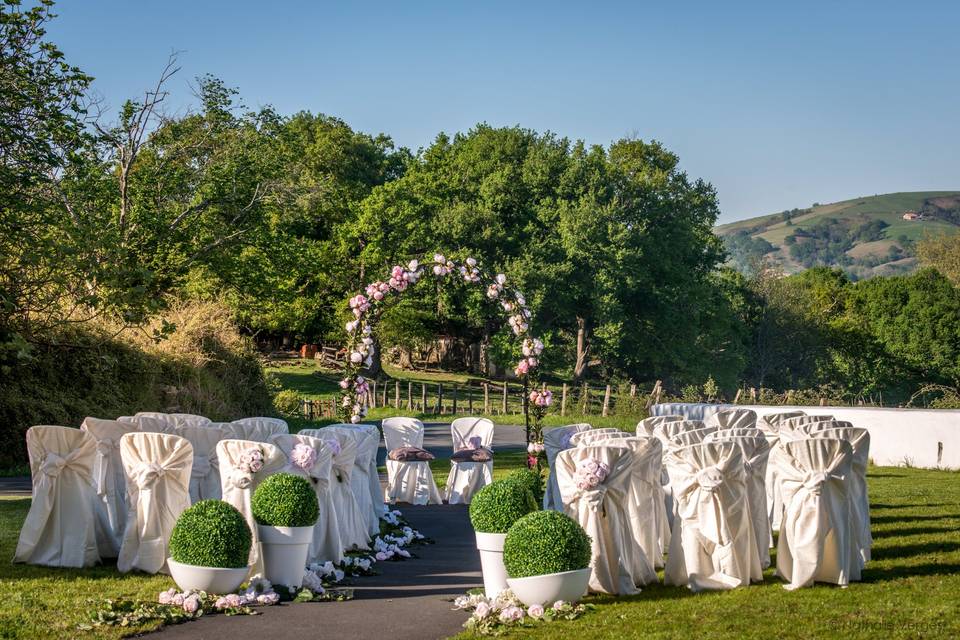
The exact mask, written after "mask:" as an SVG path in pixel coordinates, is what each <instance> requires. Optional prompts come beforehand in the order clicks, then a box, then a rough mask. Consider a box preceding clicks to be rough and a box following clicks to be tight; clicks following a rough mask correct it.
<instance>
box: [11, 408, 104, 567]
mask: <svg viewBox="0 0 960 640" xmlns="http://www.w3.org/2000/svg"><path fill="white" fill-rule="evenodd" d="M27 453H28V455H29V457H30V475H31V480H32V482H33V500H32V501H31V503H30V511H29V512H28V513H27V518H26V520H24V522H23V526H22V527H21V529H20V537H19V539H18V541H17V549H16V552H15V553H14V556H13V561H14V562H26V563H28V564H39V565H45V566H49V567H90V566H93V565H95V564H96V563H97V562H98V561H99V560H100V556H99V554H98V553H97V537H96V517H95V515H94V513H93V509H92V508H91V505H92V504H93V502H94V500H95V499H96V495H97V494H96V492H95V491H94V487H93V470H94V465H95V464H96V455H97V443H96V441H95V440H94V439H93V438H92V437H90V436H89V435H87V434H86V433H84V432H83V431H80V430H79V429H71V428H68V427H56V426H47V425H41V426H36V427H30V428H29V429H27Z"/></svg>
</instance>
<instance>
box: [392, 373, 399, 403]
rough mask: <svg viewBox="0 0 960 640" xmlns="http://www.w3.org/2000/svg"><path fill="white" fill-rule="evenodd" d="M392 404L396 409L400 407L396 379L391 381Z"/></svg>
mask: <svg viewBox="0 0 960 640" xmlns="http://www.w3.org/2000/svg"><path fill="white" fill-rule="evenodd" d="M393 406H394V407H396V408H397V409H399V408H400V381H399V380H397V381H396V382H394V383H393Z"/></svg>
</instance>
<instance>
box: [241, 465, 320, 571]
mask: <svg viewBox="0 0 960 640" xmlns="http://www.w3.org/2000/svg"><path fill="white" fill-rule="evenodd" d="M250 508H251V510H252V511H253V518H254V520H256V521H257V531H258V533H259V534H260V544H261V548H262V549H263V567H264V574H265V577H266V578H267V580H269V581H270V582H272V583H274V584H281V585H284V586H287V587H291V588H300V586H301V585H302V584H303V569H304V567H305V566H306V565H307V553H308V552H309V550H310V541H311V540H313V525H315V524H316V522H317V517H318V516H319V514H320V505H319V503H318V502H317V494H316V493H315V492H314V490H313V486H312V485H311V484H310V481H309V480H307V479H306V478H303V477H301V476H295V475H293V474H292V473H278V474H275V475H272V476H270V477H269V478H267V479H266V480H264V481H263V482H261V483H260V486H258V487H257V490H256V491H254V492H253V498H252V499H251V500H250Z"/></svg>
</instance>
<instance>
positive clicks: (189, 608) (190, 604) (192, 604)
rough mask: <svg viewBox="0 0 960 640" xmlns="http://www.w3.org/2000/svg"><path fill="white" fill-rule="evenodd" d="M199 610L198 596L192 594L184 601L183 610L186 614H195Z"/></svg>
mask: <svg viewBox="0 0 960 640" xmlns="http://www.w3.org/2000/svg"><path fill="white" fill-rule="evenodd" d="M199 609H200V596H198V595H197V594H195V593H194V594H192V595H190V596H188V597H187V598H185V599H184V601H183V610H184V611H186V612H187V613H196V612H197V611H198V610H199Z"/></svg>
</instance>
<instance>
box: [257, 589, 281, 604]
mask: <svg viewBox="0 0 960 640" xmlns="http://www.w3.org/2000/svg"><path fill="white" fill-rule="evenodd" d="M278 602H280V594H279V593H277V592H275V591H269V592H266V593H261V594H260V595H258V596H257V604H259V605H264V606H269V605H273V604H277V603H278Z"/></svg>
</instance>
